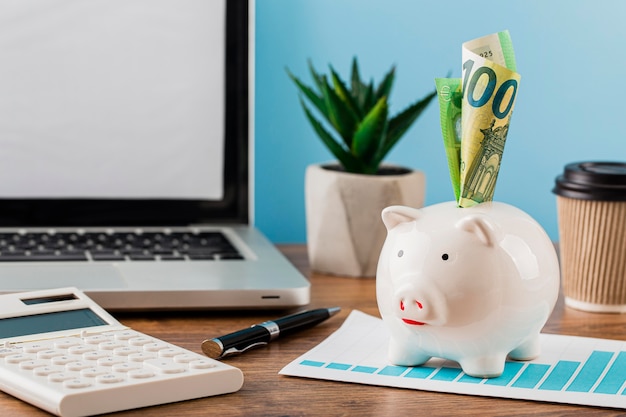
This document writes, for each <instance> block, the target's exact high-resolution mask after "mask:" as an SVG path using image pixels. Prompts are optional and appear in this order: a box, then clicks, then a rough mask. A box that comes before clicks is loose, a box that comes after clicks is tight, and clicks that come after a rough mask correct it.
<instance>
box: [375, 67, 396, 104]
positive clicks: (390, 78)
mask: <svg viewBox="0 0 626 417" xmlns="http://www.w3.org/2000/svg"><path fill="white" fill-rule="evenodd" d="M395 78H396V67H395V66H393V67H391V70H389V72H388V73H387V74H385V77H384V78H383V80H382V81H381V83H380V84H379V85H378V88H376V93H375V96H376V100H380V98H381V97H389V96H390V95H391V88H392V87H393V82H394V80H395Z"/></svg>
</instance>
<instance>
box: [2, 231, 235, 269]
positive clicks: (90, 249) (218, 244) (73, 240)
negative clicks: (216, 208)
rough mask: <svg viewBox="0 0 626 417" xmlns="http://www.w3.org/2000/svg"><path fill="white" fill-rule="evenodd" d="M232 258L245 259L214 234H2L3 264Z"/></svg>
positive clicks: (137, 232)
mask: <svg viewBox="0 0 626 417" xmlns="http://www.w3.org/2000/svg"><path fill="white" fill-rule="evenodd" d="M233 259H243V256H242V255H241V254H240V253H239V252H238V251H237V249H236V248H235V247H234V246H233V245H232V244H231V243H230V242H229V241H228V239H227V238H226V236H225V235H224V234H223V233H221V232H213V231H211V232H198V233H194V232H192V231H183V232H174V231H167V232H145V231H142V232H140V231H136V232H135V231H131V232H128V231H125V232H54V233H53V232H40V233H30V232H27V233H0V262H29V261H30V262H32V261H41V262H48V261H78V262H79V261H90V260H91V261H152V260H161V261H195V260H203V261H204V260H233Z"/></svg>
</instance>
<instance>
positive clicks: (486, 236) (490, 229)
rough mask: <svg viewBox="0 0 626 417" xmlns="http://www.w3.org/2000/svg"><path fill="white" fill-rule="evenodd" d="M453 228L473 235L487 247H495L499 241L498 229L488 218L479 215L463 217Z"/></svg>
mask: <svg viewBox="0 0 626 417" xmlns="http://www.w3.org/2000/svg"><path fill="white" fill-rule="evenodd" d="M455 226H456V227H457V228H459V229H461V230H464V231H466V232H470V233H473V234H475V235H476V236H477V237H478V239H479V240H480V241H481V242H482V243H484V244H485V245H487V246H495V245H496V244H497V243H498V242H499V241H500V233H499V229H498V227H497V226H496V225H495V224H494V223H493V222H492V221H491V220H490V219H489V218H487V217H485V216H482V215H480V214H473V215H469V216H466V217H463V218H462V219H461V220H459V221H458V222H457V223H456V225H455Z"/></svg>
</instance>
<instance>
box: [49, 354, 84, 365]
mask: <svg viewBox="0 0 626 417" xmlns="http://www.w3.org/2000/svg"><path fill="white" fill-rule="evenodd" d="M81 359H82V358H81V357H80V356H78V355H62V356H55V357H54V358H52V359H51V360H50V361H51V362H52V363H53V364H54V365H67V364H68V363H70V362H76V361H80V360H81Z"/></svg>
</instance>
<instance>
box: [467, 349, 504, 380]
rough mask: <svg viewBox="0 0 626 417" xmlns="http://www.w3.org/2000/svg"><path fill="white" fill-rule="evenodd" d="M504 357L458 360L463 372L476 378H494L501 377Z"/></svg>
mask: <svg viewBox="0 0 626 417" xmlns="http://www.w3.org/2000/svg"><path fill="white" fill-rule="evenodd" d="M505 360H506V355H504V354H503V355H500V354H494V355H490V356H481V357H472V358H464V359H461V360H459V364H460V365H461V368H463V372H465V373H466V374H467V375H470V376H473V377H476V378H494V377H497V376H500V375H502V372H503V371H504V362H505Z"/></svg>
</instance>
